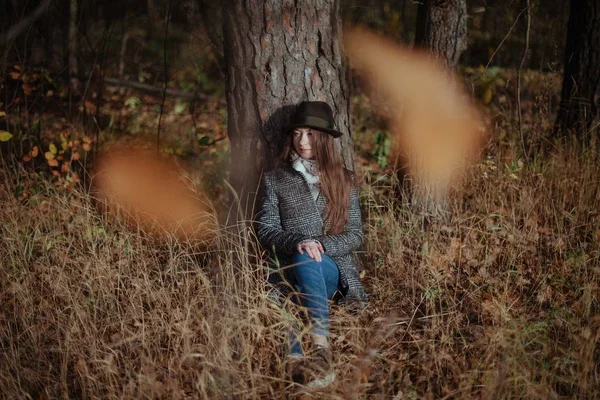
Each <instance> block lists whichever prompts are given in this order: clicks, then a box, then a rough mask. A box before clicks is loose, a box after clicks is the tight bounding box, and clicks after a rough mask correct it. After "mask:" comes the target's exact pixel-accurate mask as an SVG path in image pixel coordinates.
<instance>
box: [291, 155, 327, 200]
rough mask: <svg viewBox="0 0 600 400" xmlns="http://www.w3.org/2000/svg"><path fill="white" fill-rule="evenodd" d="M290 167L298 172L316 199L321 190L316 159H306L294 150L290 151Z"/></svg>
mask: <svg viewBox="0 0 600 400" xmlns="http://www.w3.org/2000/svg"><path fill="white" fill-rule="evenodd" d="M291 158H292V168H294V169H295V170H296V171H298V172H300V173H301V174H302V176H303V177H304V179H305V180H306V183H308V187H309V189H310V194H311V195H312V197H313V199H315V200H316V199H317V197H318V196H319V193H320V192H321V178H320V176H319V175H320V173H319V168H318V167H317V161H316V160H306V159H304V158H302V157H300V156H299V155H298V154H297V153H296V152H293V153H292V157H291Z"/></svg>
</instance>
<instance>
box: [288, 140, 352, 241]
mask: <svg viewBox="0 0 600 400" xmlns="http://www.w3.org/2000/svg"><path fill="white" fill-rule="evenodd" d="M311 132H312V134H313V135H312V137H313V140H314V142H313V152H314V154H315V159H316V161H317V168H318V169H319V172H320V181H321V191H322V192H323V195H324V196H325V199H327V214H326V215H325V219H324V226H325V227H327V226H329V229H327V232H326V233H328V234H333V235H335V234H338V233H342V232H343V231H344V228H345V227H346V224H347V222H348V207H349V205H350V190H351V187H352V184H353V183H352V179H351V178H350V173H349V172H348V171H347V170H346V169H345V168H344V164H343V163H342V159H341V157H340V155H339V154H338V152H337V151H336V150H335V144H334V141H333V136H331V135H329V134H327V133H324V132H320V131H318V130H316V129H311ZM293 151H294V141H293V132H290V133H289V134H288V135H287V136H286V138H285V142H284V144H283V152H282V153H281V158H280V160H279V163H284V164H289V163H290V158H291V155H292V152H293Z"/></svg>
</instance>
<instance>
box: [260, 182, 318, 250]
mask: <svg viewBox="0 0 600 400" xmlns="http://www.w3.org/2000/svg"><path fill="white" fill-rule="evenodd" d="M254 229H255V231H256V236H257V237H258V241H259V242H260V244H261V245H262V246H263V247H265V248H267V249H269V250H271V251H274V252H275V253H280V254H285V255H292V254H294V253H295V252H296V245H297V244H298V243H300V242H301V241H303V240H306V239H310V237H309V236H306V235H303V234H301V233H298V232H290V231H284V230H283V229H282V227H281V218H280V216H279V200H278V198H277V194H276V193H275V188H274V183H273V176H272V175H271V174H268V173H267V174H264V175H263V177H262V181H261V183H260V187H259V191H258V211H257V213H256V217H255V219H254Z"/></svg>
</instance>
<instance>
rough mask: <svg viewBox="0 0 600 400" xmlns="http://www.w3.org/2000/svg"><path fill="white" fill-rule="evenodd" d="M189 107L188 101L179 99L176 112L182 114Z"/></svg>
mask: <svg viewBox="0 0 600 400" xmlns="http://www.w3.org/2000/svg"><path fill="white" fill-rule="evenodd" d="M186 108H187V103H186V102H184V101H178V102H177V104H175V114H177V115H181V114H183V113H184V112H185V109H186Z"/></svg>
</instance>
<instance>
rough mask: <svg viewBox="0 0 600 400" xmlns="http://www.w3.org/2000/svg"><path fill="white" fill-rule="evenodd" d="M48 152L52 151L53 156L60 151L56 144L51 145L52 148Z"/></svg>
mask: <svg viewBox="0 0 600 400" xmlns="http://www.w3.org/2000/svg"><path fill="white" fill-rule="evenodd" d="M48 150H50V153H52V154H56V153H57V152H58V149H57V148H56V146H55V145H54V143H50V147H48Z"/></svg>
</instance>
